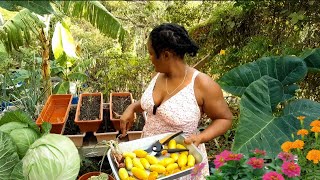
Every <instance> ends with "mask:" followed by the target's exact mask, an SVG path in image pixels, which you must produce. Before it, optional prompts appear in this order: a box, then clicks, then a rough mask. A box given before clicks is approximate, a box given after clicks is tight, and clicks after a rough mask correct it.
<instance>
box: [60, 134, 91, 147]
mask: <svg viewBox="0 0 320 180" xmlns="http://www.w3.org/2000/svg"><path fill="white" fill-rule="evenodd" d="M64 136H67V137H68V138H69V139H70V140H71V141H72V142H73V144H74V145H75V146H76V147H81V146H82V145H83V138H84V137H85V136H86V133H82V134H75V135H64Z"/></svg>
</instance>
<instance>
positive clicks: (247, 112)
mask: <svg viewBox="0 0 320 180" xmlns="http://www.w3.org/2000/svg"><path fill="white" fill-rule="evenodd" d="M282 89H283V87H282V84H281V83H280V82H279V81H278V80H276V79H274V78H271V77H268V76H264V77H262V78H261V79H259V80H257V81H255V82H253V83H252V84H250V85H249V86H248V88H247V89H246V91H245V93H244V94H243V96H242V98H241V102H240V122H239V125H238V128H237V131H236V134H235V139H234V143H233V146H232V150H233V151H238V152H242V153H244V154H249V152H250V151H251V150H254V149H255V148H259V149H263V150H266V151H267V152H268V153H269V155H270V156H273V157H275V156H276V155H277V154H278V153H279V152H280V151H281V149H280V147H281V144H282V143H283V142H285V141H287V140H290V138H291V134H292V133H295V132H296V131H297V130H298V129H299V128H300V122H299V121H298V120H297V119H296V115H295V114H293V113H284V114H283V116H281V117H276V116H274V115H273V114H272V106H274V104H276V102H277V101H279V99H281V98H282V96H283V95H284V93H283V91H282ZM299 101H300V100H298V102H292V103H293V104H292V106H289V107H290V108H289V109H290V110H291V111H290V112H292V110H295V111H296V112H299V113H301V114H308V115H310V112H311V111H315V110H317V111H316V112H319V114H320V104H319V103H311V102H305V104H304V105H309V106H314V108H312V109H307V108H303V107H302V106H299V105H302V104H300V103H299ZM296 103H297V104H296ZM287 111H288V112H289V110H286V111H285V112H287Z"/></svg>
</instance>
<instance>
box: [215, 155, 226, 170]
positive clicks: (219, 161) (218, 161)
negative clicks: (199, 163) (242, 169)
mask: <svg viewBox="0 0 320 180" xmlns="http://www.w3.org/2000/svg"><path fill="white" fill-rule="evenodd" d="M225 162H226V160H225V157H223V156H221V155H216V159H215V160H214V161H213V164H214V166H215V168H216V169H218V168H219V167H221V166H223V164H224V163H225Z"/></svg>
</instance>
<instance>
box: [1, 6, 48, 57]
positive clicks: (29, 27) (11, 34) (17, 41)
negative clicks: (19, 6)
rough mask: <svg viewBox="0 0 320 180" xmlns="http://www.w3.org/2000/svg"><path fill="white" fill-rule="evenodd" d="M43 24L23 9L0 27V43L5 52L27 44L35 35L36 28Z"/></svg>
mask: <svg viewBox="0 0 320 180" xmlns="http://www.w3.org/2000/svg"><path fill="white" fill-rule="evenodd" d="M43 25H44V24H43V23H42V22H41V21H40V20H39V19H38V17H37V16H36V15H34V14H32V13H31V12H30V11H29V10H28V9H23V10H21V11H20V12H19V13H17V14H16V15H15V16H14V17H13V18H11V19H10V20H8V21H7V22H6V23H5V24H4V25H3V26H0V41H2V43H3V44H4V46H5V48H6V51H7V52H12V51H13V49H15V50H18V49H19V47H20V46H23V45H25V44H29V43H30V40H31V35H32V34H37V33H38V31H37V28H38V27H42V26H43Z"/></svg>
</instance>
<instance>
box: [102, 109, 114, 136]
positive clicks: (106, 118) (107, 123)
mask: <svg viewBox="0 0 320 180" xmlns="http://www.w3.org/2000/svg"><path fill="white" fill-rule="evenodd" d="M107 131H108V132H116V129H115V128H114V126H113V124H112V122H111V120H110V109H103V120H102V123H101V124H100V126H99V129H98V131H97V132H98V133H104V132H107Z"/></svg>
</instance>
